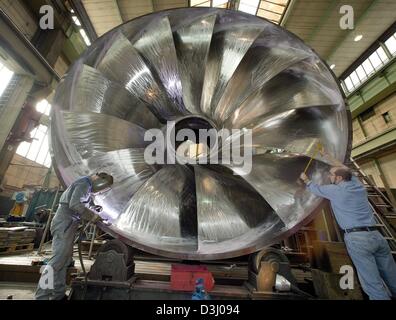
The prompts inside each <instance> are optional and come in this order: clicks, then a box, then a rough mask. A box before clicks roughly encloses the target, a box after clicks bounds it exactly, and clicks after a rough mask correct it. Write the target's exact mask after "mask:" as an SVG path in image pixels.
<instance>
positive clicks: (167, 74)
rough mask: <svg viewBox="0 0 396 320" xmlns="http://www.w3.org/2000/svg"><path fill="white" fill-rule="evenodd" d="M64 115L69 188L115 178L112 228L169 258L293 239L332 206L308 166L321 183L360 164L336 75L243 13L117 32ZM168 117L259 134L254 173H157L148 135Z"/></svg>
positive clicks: (68, 83)
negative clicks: (316, 189) (314, 190)
mask: <svg viewBox="0 0 396 320" xmlns="http://www.w3.org/2000/svg"><path fill="white" fill-rule="evenodd" d="M53 105H54V108H53V112H52V115H51V145H52V156H53V161H54V165H55V168H56V170H57V173H58V176H59V178H60V179H61V180H62V181H63V182H64V183H65V184H66V185H68V184H70V183H71V182H72V181H73V180H74V179H76V178H77V177H79V176H82V175H88V174H92V173H95V172H98V171H105V172H108V173H110V174H112V175H113V176H114V180H115V183H114V186H113V188H112V189H111V190H110V191H108V192H105V193H103V194H99V195H97V196H96V197H95V201H96V203H97V204H100V205H102V206H103V212H102V213H101V214H102V216H103V217H104V218H106V219H108V225H107V226H104V225H103V226H102V228H103V229H105V230H106V231H108V232H110V233H111V234H113V235H114V236H116V237H118V238H119V239H121V240H122V241H124V242H126V243H129V244H131V245H133V246H135V247H137V248H139V249H142V250H145V251H148V252H151V253H154V254H159V255H164V256H169V257H176V258H182V259H222V258H227V257H235V256H240V255H245V254H249V253H252V252H254V251H257V250H259V249H261V248H263V247H265V246H268V245H270V244H273V243H274V242H276V241H279V240H280V239H282V238H283V237H286V236H288V235H290V234H292V233H293V232H295V231H296V230H298V228H300V227H301V226H302V225H304V224H305V223H307V221H309V220H310V219H312V217H313V214H314V212H315V211H317V209H318V208H320V206H321V204H322V203H323V200H322V199H320V198H318V197H316V196H314V195H312V194H310V193H309V192H307V191H306V190H305V188H304V186H302V185H301V184H299V182H298V176H299V174H300V173H301V172H302V171H303V170H304V168H305V166H306V164H307V162H308V161H309V157H310V156H311V155H313V156H314V161H313V162H312V164H311V166H310V169H309V173H310V175H312V177H313V179H314V181H316V182H319V183H321V182H324V181H325V180H326V178H327V175H326V170H327V169H328V167H329V164H330V160H329V159H336V160H339V161H344V160H345V159H346V158H347V157H348V156H349V147H350V141H351V137H350V118H349V111H348V110H347V109H346V107H345V104H344V100H343V96H342V93H341V92H340V89H339V86H338V84H337V82H336V79H335V78H334V77H333V75H332V73H331V72H330V71H329V69H328V67H327V66H326V65H325V64H324V63H323V62H322V60H321V59H320V58H319V57H318V56H317V55H316V53H315V52H314V51H313V50H312V49H310V48H309V47H307V46H306V45H305V44H304V43H303V42H302V41H301V40H300V39H298V38H297V37H296V36H294V35H293V34H291V33H289V32H288V31H286V30H284V29H282V28H281V27H279V26H277V25H275V24H273V23H270V22H268V21H266V20H264V19H261V18H258V17H255V16H252V15H249V14H245V13H241V12H235V11H228V10H221V9H209V8H187V9H176V10H169V11H163V12H157V13H153V14H150V15H146V16H143V17H139V18H136V19H134V20H132V21H130V22H128V23H126V24H124V25H122V26H120V27H118V28H116V29H113V30H112V31H110V32H108V33H107V34H105V35H104V36H103V37H101V38H100V39H98V40H97V41H95V43H93V44H92V46H91V47H90V48H89V49H88V50H87V51H86V52H85V53H84V54H83V55H82V57H81V58H80V59H79V60H78V61H77V62H75V63H74V64H73V66H72V67H71V68H70V69H69V71H68V72H67V74H66V75H65V76H64V78H63V79H62V81H61V83H60V84H59V86H58V88H57V91H56V95H55V98H54V103H53ZM167 121H175V123H176V125H175V127H174V130H179V129H180V128H190V129H194V130H195V129H200V128H206V129H208V128H213V129H216V130H220V129H223V128H225V129H243V130H246V129H251V130H252V133H253V138H252V142H251V147H252V148H253V157H252V169H251V171H250V172H243V173H242V172H241V171H240V168H239V167H237V166H234V165H233V164H232V163H231V164H222V163H219V164H207V165H203V164H197V165H182V164H163V165H152V164H151V165H150V164H148V163H147V162H146V161H145V159H144V156H143V155H144V150H145V147H146V146H147V145H148V144H149V142H147V141H144V134H145V132H146V130H148V129H153V128H157V129H160V130H164V128H165V127H166V124H167ZM318 145H320V146H321V152H315V148H317V146H318Z"/></svg>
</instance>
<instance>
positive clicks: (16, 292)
mask: <svg viewBox="0 0 396 320" xmlns="http://www.w3.org/2000/svg"><path fill="white" fill-rule="evenodd" d="M35 290H36V284H35V283H30V282H3V281H1V282H0V300H6V299H12V300H33V298H34V292H35Z"/></svg>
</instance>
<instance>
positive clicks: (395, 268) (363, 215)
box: [300, 166, 396, 300]
mask: <svg viewBox="0 0 396 320" xmlns="http://www.w3.org/2000/svg"><path fill="white" fill-rule="evenodd" d="M300 178H301V180H303V181H304V183H305V184H306V185H307V189H308V190H309V191H310V192H312V193H313V194H315V195H317V196H319V197H323V198H326V199H328V200H330V204H331V208H332V209H333V212H334V215H335V218H336V220H337V222H338V224H339V226H340V227H341V228H342V229H343V230H344V241H345V245H346V247H347V250H348V253H349V256H350V257H351V259H352V262H353V264H354V265H355V267H356V270H357V272H358V277H359V280H360V283H361V285H362V288H363V290H364V292H365V293H366V294H367V295H368V296H369V298H370V300H389V299H390V298H391V296H392V297H396V263H395V260H394V259H393V257H392V253H391V250H390V248H389V244H388V242H387V241H386V239H385V238H384V237H383V236H382V235H381V233H380V232H379V231H378V229H377V228H376V226H375V225H376V222H375V219H374V214H373V210H372V209H371V207H370V203H369V201H368V198H367V191H366V188H365V187H364V186H363V184H362V183H361V182H360V181H359V179H358V178H357V177H355V176H354V175H353V174H352V172H351V171H350V170H349V169H348V168H347V167H343V166H340V167H333V168H332V169H331V170H330V174H329V178H330V181H331V184H328V185H317V184H316V183H313V182H312V181H311V180H310V179H309V178H308V176H307V175H306V174H305V173H302V174H301V175H300ZM385 285H386V286H385ZM386 287H387V288H386Z"/></svg>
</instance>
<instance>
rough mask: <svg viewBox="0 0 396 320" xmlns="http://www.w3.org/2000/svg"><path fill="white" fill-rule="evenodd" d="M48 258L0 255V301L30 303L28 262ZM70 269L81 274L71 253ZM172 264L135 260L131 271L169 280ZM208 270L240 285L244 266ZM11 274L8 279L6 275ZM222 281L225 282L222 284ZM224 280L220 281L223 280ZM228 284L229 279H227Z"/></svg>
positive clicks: (32, 281) (33, 274) (32, 275)
mask: <svg viewBox="0 0 396 320" xmlns="http://www.w3.org/2000/svg"><path fill="white" fill-rule="evenodd" d="M49 257H50V251H49V250H48V251H47V252H46V254H41V255H38V254H37V252H36V251H33V252H31V253H28V254H26V253H25V254H19V255H7V256H0V300H4V299H7V298H8V299H13V300H31V299H33V297H34V292H35V289H36V286H37V279H38V270H39V267H38V266H35V267H33V266H32V261H37V260H43V259H46V258H49ZM73 258H74V266H75V268H76V269H77V273H79V272H81V271H82V268H81V265H80V261H79V258H78V253H77V252H75V253H74V256H73ZM83 262H84V266H85V269H86V271H87V272H88V271H89V270H90V268H91V266H92V264H93V262H94V260H93V259H92V260H90V259H88V257H87V255H85V257H84V259H83ZM171 265H172V261H168V260H167V259H161V258H159V259H157V261H153V260H152V259H151V258H147V257H135V272H136V274H138V275H139V278H140V279H146V280H158V281H169V279H170V273H171ZM208 269H209V270H210V271H211V272H212V274H213V275H214V276H215V277H216V276H217V277H220V278H222V279H226V280H227V279H232V281H234V282H235V281H239V282H240V283H242V282H243V281H245V280H246V279H247V271H246V266H244V265H238V266H236V265H233V264H231V265H209V266H208ZM10 275H11V276H10ZM226 280H225V281H226ZM223 281H224V280H223ZM230 281H231V280H230Z"/></svg>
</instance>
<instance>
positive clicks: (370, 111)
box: [360, 107, 375, 121]
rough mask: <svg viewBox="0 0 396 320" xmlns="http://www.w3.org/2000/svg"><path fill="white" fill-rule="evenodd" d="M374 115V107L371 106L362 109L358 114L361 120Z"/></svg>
mask: <svg viewBox="0 0 396 320" xmlns="http://www.w3.org/2000/svg"><path fill="white" fill-rule="evenodd" d="M374 115H375V111H374V108H373V107H371V108H368V109H367V110H366V111H363V112H362V113H361V114H360V119H362V121H366V120H368V119H370V118H371V117H372V116H374Z"/></svg>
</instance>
